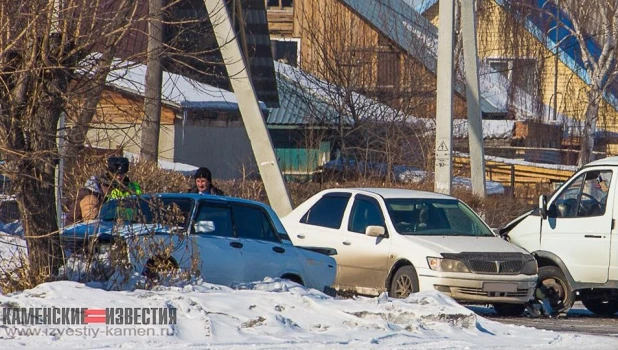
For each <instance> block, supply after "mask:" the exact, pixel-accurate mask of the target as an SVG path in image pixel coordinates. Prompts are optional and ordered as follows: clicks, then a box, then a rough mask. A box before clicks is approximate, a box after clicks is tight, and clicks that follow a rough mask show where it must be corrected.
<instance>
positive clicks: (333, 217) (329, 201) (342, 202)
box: [300, 193, 351, 229]
mask: <svg viewBox="0 0 618 350" xmlns="http://www.w3.org/2000/svg"><path fill="white" fill-rule="evenodd" d="M350 197H351V195H350V194H347V193H341V194H339V193H338V194H327V195H325V196H324V197H322V198H321V199H320V200H318V201H317V202H316V203H315V204H314V205H313V206H312V207H311V209H309V210H308V211H307V212H306V213H305V215H303V217H302V218H301V219H300V222H301V223H303V224H308V225H315V226H322V227H328V228H334V229H337V228H340V227H341V222H342V220H343V213H344V211H345V208H346V207H347V206H348V202H349V200H350Z"/></svg>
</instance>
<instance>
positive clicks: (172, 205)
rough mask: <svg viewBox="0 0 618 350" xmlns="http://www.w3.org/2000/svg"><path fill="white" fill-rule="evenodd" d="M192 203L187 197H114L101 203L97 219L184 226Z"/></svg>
mask: <svg viewBox="0 0 618 350" xmlns="http://www.w3.org/2000/svg"><path fill="white" fill-rule="evenodd" d="M193 204H194V202H193V200H192V199H189V198H153V197H130V198H122V199H114V200H110V201H108V202H105V203H104V204H103V207H102V208H101V212H100V213H99V219H101V220H102V221H122V222H131V223H140V224H161V225H166V226H176V227H185V228H186V226H187V224H188V221H189V220H188V219H189V217H190V214H191V211H192V209H193Z"/></svg>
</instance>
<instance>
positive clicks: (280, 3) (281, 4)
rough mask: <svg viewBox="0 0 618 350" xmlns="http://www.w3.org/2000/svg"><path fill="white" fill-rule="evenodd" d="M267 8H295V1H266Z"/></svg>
mask: <svg viewBox="0 0 618 350" xmlns="http://www.w3.org/2000/svg"><path fill="white" fill-rule="evenodd" d="M266 7H278V8H282V7H294V0H266Z"/></svg>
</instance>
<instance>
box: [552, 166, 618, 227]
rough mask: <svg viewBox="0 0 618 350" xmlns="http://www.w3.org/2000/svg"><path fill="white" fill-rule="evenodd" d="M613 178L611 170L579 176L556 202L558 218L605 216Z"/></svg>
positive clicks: (594, 171) (589, 172) (590, 172)
mask: <svg viewBox="0 0 618 350" xmlns="http://www.w3.org/2000/svg"><path fill="white" fill-rule="evenodd" d="M611 178H612V171H611V170H602V171H599V170H593V171H588V172H586V173H584V174H581V175H580V176H578V177H577V178H576V179H575V181H573V182H572V183H571V184H570V185H569V186H568V187H567V188H565V190H564V191H563V192H562V193H561V194H560V195H559V196H558V197H557V198H556V200H555V201H554V206H555V215H556V217H558V218H575V217H592V216H601V215H604V214H605V207H606V205H607V195H608V193H609V186H610V182H611Z"/></svg>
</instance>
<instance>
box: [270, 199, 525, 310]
mask: <svg viewBox="0 0 618 350" xmlns="http://www.w3.org/2000/svg"><path fill="white" fill-rule="evenodd" d="M282 222H283V224H284V226H285V228H286V230H287V232H288V233H289V234H290V236H291V239H292V241H293V242H294V244H295V245H297V246H322V247H331V248H334V249H336V250H337V255H336V256H335V259H336V260H337V279H336V281H335V285H334V287H335V289H338V290H352V291H355V292H357V293H360V294H369V295H375V294H377V293H380V292H383V291H388V293H389V295H391V296H393V297H406V296H407V295H409V294H410V293H413V292H417V291H419V290H438V291H440V292H443V293H446V294H448V295H450V296H452V297H453V298H454V299H456V300H458V301H460V302H466V303H483V304H485V303H491V304H493V305H494V307H495V309H496V311H497V312H498V313H501V314H518V313H521V312H522V311H523V310H524V303H526V302H527V301H529V300H530V299H531V298H532V296H533V292H534V289H535V286H536V281H537V264H536V261H535V259H534V257H533V256H532V255H530V254H528V253H527V252H526V251H525V250H523V249H521V248H519V247H517V246H515V245H513V244H511V243H509V242H506V241H505V240H503V239H501V238H500V237H498V236H497V235H495V234H494V233H493V232H492V230H491V229H490V228H489V227H488V226H487V224H485V223H484V222H483V220H481V219H480V218H479V217H478V216H477V215H476V214H475V213H474V212H473V211H472V210H471V209H470V208H469V207H468V206H467V205H465V204H464V203H463V202H461V201H459V200H457V199H455V198H453V197H450V196H445V195H441V194H436V193H431V192H424V191H412V190H402V189H387V188H356V189H341V188H339V189H330V190H325V191H322V192H320V193H318V194H316V195H314V196H313V197H311V198H310V199H308V200H307V201H306V202H304V203H303V204H301V205H300V206H298V207H297V208H296V209H295V210H293V211H292V212H291V213H290V214H288V215H287V216H285V217H284V218H282Z"/></svg>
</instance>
